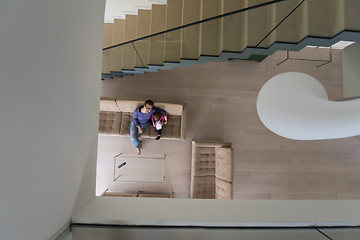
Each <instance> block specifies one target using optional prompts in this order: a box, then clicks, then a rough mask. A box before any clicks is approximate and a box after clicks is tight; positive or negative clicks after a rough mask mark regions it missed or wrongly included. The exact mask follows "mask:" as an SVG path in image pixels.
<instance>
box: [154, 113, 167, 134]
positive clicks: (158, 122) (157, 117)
mask: <svg viewBox="0 0 360 240" xmlns="http://www.w3.org/2000/svg"><path fill="white" fill-rule="evenodd" d="M151 121H152V124H153V126H154V128H155V132H157V134H158V136H157V137H156V138H155V139H156V140H159V139H160V137H161V130H162V126H163V125H164V124H165V125H166V124H167V117H166V116H164V115H163V114H161V113H160V112H155V113H153V115H152V116H151Z"/></svg>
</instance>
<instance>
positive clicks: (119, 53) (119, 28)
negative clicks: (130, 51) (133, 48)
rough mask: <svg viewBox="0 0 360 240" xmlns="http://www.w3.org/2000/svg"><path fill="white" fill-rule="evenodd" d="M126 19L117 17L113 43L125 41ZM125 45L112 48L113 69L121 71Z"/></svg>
mask: <svg viewBox="0 0 360 240" xmlns="http://www.w3.org/2000/svg"><path fill="white" fill-rule="evenodd" d="M124 35H125V20H124V19H115V20H114V27H113V38H112V45H116V44H119V43H122V42H124ZM123 49H124V47H115V48H112V49H111V71H115V72H120V71H121V69H122V67H123V52H124V50H123Z"/></svg>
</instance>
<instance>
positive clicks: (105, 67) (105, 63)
mask: <svg viewBox="0 0 360 240" xmlns="http://www.w3.org/2000/svg"><path fill="white" fill-rule="evenodd" d="M113 25H114V24H113V23H104V30H103V48H107V47H110V46H111V45H112V34H113ZM110 71H111V50H110V49H109V50H106V51H103V60H102V72H103V73H109V72H110Z"/></svg>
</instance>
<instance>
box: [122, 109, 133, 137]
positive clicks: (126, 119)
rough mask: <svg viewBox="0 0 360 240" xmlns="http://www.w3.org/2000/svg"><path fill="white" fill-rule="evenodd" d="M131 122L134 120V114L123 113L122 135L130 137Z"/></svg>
mask: <svg viewBox="0 0 360 240" xmlns="http://www.w3.org/2000/svg"><path fill="white" fill-rule="evenodd" d="M131 120H132V113H129V112H123V113H122V118H121V128H120V135H130V123H131Z"/></svg>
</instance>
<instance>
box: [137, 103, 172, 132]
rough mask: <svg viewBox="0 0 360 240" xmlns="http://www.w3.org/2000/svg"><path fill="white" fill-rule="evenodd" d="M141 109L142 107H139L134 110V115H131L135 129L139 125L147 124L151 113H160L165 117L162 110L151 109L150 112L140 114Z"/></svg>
mask: <svg viewBox="0 0 360 240" xmlns="http://www.w3.org/2000/svg"><path fill="white" fill-rule="evenodd" d="M142 107H144V106H140V107H138V108H136V109H135V110H134V113H133V119H132V121H133V122H134V124H135V126H136V127H137V126H139V125H141V124H145V123H147V122H150V119H151V115H152V114H153V113H155V112H160V113H162V114H163V115H164V116H166V112H165V111H164V110H162V109H161V108H156V107H153V108H152V109H151V111H150V112H148V113H142V112H141V110H140V109H141V108H142Z"/></svg>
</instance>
